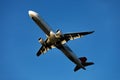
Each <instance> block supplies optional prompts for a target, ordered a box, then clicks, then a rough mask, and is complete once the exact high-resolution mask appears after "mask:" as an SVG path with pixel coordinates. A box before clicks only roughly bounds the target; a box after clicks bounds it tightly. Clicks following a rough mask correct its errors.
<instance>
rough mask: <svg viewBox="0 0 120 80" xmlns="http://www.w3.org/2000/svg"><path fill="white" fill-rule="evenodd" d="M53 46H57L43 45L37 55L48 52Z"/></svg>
mask: <svg viewBox="0 0 120 80" xmlns="http://www.w3.org/2000/svg"><path fill="white" fill-rule="evenodd" d="M52 48H55V46H52V45H51V46H43V45H42V47H41V48H40V49H39V51H38V52H37V54H36V55H37V56H40V55H41V54H44V53H46V52H47V51H48V50H50V49H52Z"/></svg>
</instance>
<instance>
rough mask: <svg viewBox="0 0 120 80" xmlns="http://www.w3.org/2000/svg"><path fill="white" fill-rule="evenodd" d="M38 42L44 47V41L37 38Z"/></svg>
mask: <svg viewBox="0 0 120 80" xmlns="http://www.w3.org/2000/svg"><path fill="white" fill-rule="evenodd" d="M38 41H39V43H41V44H42V45H44V46H45V41H44V40H43V39H42V38H39V39H38Z"/></svg>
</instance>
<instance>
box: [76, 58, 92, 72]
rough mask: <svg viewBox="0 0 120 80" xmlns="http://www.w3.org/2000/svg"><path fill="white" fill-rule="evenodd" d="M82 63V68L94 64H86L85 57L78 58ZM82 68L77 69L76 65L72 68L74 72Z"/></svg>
mask: <svg viewBox="0 0 120 80" xmlns="http://www.w3.org/2000/svg"><path fill="white" fill-rule="evenodd" d="M79 59H80V60H81V62H82V65H83V66H85V67H86V66H90V65H93V64H94V63H93V62H86V61H87V58H86V57H81V58H79ZM81 68H82V67H79V66H78V65H77V66H76V67H75V68H74V71H77V70H79V69H81Z"/></svg>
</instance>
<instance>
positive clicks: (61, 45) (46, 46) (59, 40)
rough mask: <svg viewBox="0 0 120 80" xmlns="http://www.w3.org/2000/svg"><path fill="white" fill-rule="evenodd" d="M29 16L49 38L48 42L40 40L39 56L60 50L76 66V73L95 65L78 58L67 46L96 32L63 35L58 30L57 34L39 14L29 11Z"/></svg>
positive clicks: (85, 59)
mask: <svg viewBox="0 0 120 80" xmlns="http://www.w3.org/2000/svg"><path fill="white" fill-rule="evenodd" d="M28 14H29V16H30V17H31V18H32V20H33V21H34V22H35V23H36V24H37V25H38V26H39V27H40V28H41V29H42V30H43V32H44V33H45V34H46V37H47V38H46V40H43V39H42V38H39V42H40V43H41V45H42V46H41V48H40V49H39V51H38V52H37V56H40V55H41V54H44V53H46V52H47V51H48V50H50V49H52V48H58V49H59V50H61V51H62V52H63V53H64V55H65V56H66V57H67V58H68V59H69V60H71V61H72V62H73V63H75V64H76V67H75V68H74V71H75V72H76V71H78V70H79V69H81V68H82V69H84V70H86V68H85V67H86V66H89V65H93V64H94V63H93V62H86V61H87V58H86V57H80V58H77V56H76V55H75V54H74V52H73V51H72V50H71V49H70V48H69V47H68V46H67V44H66V43H67V42H68V41H70V40H74V39H77V38H81V37H83V36H85V35H88V34H91V33H93V32H94V31H89V32H77V33H66V34H63V33H62V32H61V30H59V29H58V30H57V31H56V32H53V30H52V29H51V28H50V27H49V26H48V24H46V23H45V21H44V20H43V19H42V18H41V17H40V16H39V14H38V13H36V12H35V11H32V10H29V11H28Z"/></svg>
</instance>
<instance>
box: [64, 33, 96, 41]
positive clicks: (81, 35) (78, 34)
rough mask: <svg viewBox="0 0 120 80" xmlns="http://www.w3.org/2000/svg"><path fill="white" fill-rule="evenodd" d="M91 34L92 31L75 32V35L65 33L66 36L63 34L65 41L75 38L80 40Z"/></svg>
mask: <svg viewBox="0 0 120 80" xmlns="http://www.w3.org/2000/svg"><path fill="white" fill-rule="evenodd" d="M93 32H94V31H90V32H77V33H67V34H64V38H65V40H66V41H69V40H74V39H77V38H81V37H83V36H84V35H87V34H91V33H93Z"/></svg>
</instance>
